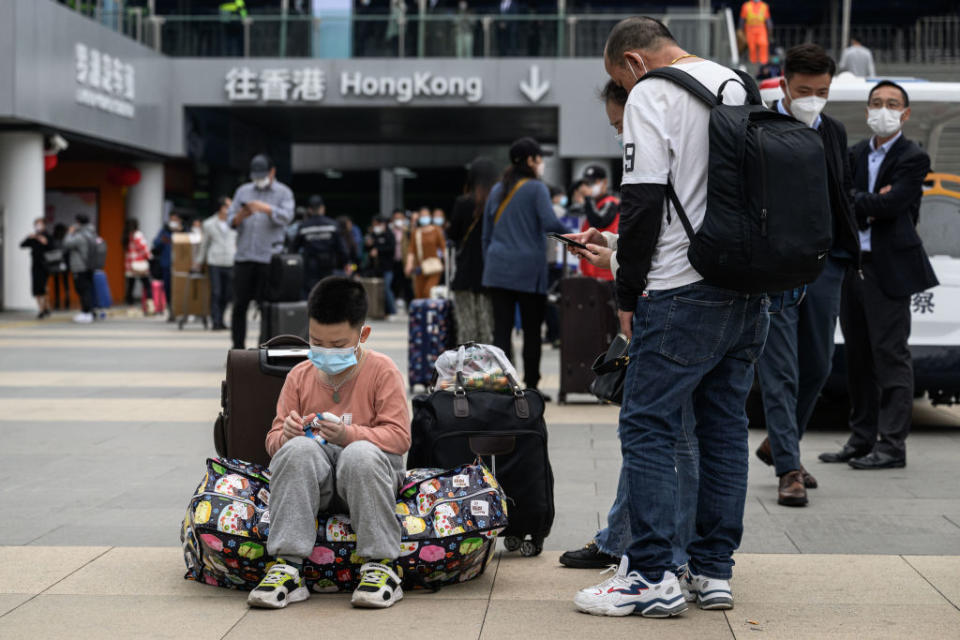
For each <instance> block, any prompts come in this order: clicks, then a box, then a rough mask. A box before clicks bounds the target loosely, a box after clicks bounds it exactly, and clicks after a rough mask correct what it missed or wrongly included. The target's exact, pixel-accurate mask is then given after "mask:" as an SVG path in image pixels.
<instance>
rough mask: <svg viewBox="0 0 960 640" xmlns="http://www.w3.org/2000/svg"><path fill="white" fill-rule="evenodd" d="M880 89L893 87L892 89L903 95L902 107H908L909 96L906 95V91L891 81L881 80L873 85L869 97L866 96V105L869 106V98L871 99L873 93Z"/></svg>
mask: <svg viewBox="0 0 960 640" xmlns="http://www.w3.org/2000/svg"><path fill="white" fill-rule="evenodd" d="M880 87H893V88H894V89H899V90H900V93H901V94H902V95H903V106H904V107H909V106H910V96H908V95H907V90H906V89H904V88H903V87H901V86H900V85H898V84H897V83H896V82H894V81H893V80H881V81H880V82H878V83H877V84H875V85H873V88H872V89H870V93H869V95H867V104H870V100H871V98H873V92H874V91H876V90H877V89H879V88H880Z"/></svg>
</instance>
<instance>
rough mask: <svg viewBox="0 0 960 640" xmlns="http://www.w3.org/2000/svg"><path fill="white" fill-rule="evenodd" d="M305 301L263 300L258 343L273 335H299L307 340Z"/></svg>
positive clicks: (307, 322) (307, 326) (308, 337)
mask: <svg viewBox="0 0 960 640" xmlns="http://www.w3.org/2000/svg"><path fill="white" fill-rule="evenodd" d="M308 332H309V321H308V320H307V302H306V301H305V300H300V301H298V302H264V303H263V307H262V308H261V309H260V344H263V343H265V342H266V341H267V340H269V339H270V338H273V337H274V336H282V335H289V336H299V337H301V338H303V339H304V340H309V339H310V336H309V335H308Z"/></svg>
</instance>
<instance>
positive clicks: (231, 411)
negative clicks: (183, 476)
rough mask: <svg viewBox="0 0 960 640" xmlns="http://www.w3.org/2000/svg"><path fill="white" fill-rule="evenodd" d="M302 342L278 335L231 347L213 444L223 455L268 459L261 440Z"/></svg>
mask: <svg viewBox="0 0 960 640" xmlns="http://www.w3.org/2000/svg"><path fill="white" fill-rule="evenodd" d="M308 353H309V347H308V345H307V343H306V342H305V341H304V340H302V339H301V338H299V337H297V336H277V337H276V338H274V339H272V340H270V341H269V342H268V343H267V344H266V345H264V346H262V347H260V348H258V349H231V350H230V351H229V352H228V353H227V376H226V379H225V380H224V381H223V382H222V383H221V384H220V407H221V411H220V415H219V416H218V417H217V420H216V422H215V423H214V425H213V443H214V446H215V447H216V449H217V454H218V455H219V456H220V457H222V458H239V459H240V460H246V461H248V462H256V463H257V464H262V465H267V464H270V456H268V455H267V450H266V448H265V446H264V445H265V441H266V437H267V432H268V431H269V430H270V425H271V423H272V422H273V419H274V417H275V416H276V414H277V398H279V397H280V389H282V388H283V383H284V381H285V380H286V379H287V373H289V372H290V369H292V368H293V367H294V366H296V365H297V364H299V363H301V362H303V361H304V360H305V359H306V358H307V356H308Z"/></svg>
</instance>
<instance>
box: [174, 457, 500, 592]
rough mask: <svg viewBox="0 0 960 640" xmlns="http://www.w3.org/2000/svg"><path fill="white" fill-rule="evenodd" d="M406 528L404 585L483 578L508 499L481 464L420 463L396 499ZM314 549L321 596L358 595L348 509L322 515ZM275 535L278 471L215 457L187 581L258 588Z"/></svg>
mask: <svg viewBox="0 0 960 640" xmlns="http://www.w3.org/2000/svg"><path fill="white" fill-rule="evenodd" d="M396 515H397V519H398V520H399V521H400V524H401V527H402V529H403V536H402V538H401V542H400V558H399V559H398V563H399V565H400V567H401V568H402V570H403V574H404V575H403V578H404V585H405V587H406V588H416V587H429V588H439V587H440V586H443V585H447V584H454V583H457V582H466V581H467V580H472V579H473V578H476V577H477V576H479V575H480V574H481V573H483V570H484V569H485V568H486V566H487V563H488V562H489V561H490V559H491V558H492V557H493V550H494V546H495V544H494V543H495V541H496V536H497V534H499V533H500V532H501V531H502V530H503V529H504V528H505V527H506V526H507V503H506V499H505V495H504V493H503V490H502V489H500V486H499V484H498V483H497V481H496V479H495V478H494V477H493V474H491V473H490V471H489V470H488V469H487V468H486V467H485V466H483V465H482V464H471V465H463V466H461V467H458V468H456V469H453V470H451V471H444V470H442V469H412V470H409V471H407V478H406V481H405V482H404V484H403V487H402V489H401V490H400V497H399V498H398V499H397V507H396ZM317 522H318V527H317V541H316V544H315V546H314V548H313V553H311V554H310V557H308V558H305V561H304V567H303V568H304V577H305V578H306V580H307V586H308V587H309V588H310V589H311V590H312V591H315V592H319V593H325V592H336V591H352V590H353V589H354V588H355V587H356V585H357V583H358V581H359V571H360V565H361V564H362V563H363V559H361V558H359V557H357V555H356V553H355V551H356V539H357V536H356V534H355V533H354V532H353V530H352V529H351V527H350V519H349V517H347V516H345V515H339V514H331V515H320V516H319V517H318V519H317ZM269 533H270V471H269V470H268V469H267V468H265V467H262V466H260V465H256V464H252V463H249V462H243V461H241V460H234V459H230V460H221V459H213V458H212V459H208V460H207V473H206V474H205V475H204V477H203V480H202V481H201V482H200V485H199V486H198V487H197V490H196V492H195V494H194V496H193V498H191V500H190V504H189V505H188V507H187V515H186V517H185V518H184V519H183V526H182V528H181V532H180V541H181V542H182V543H183V553H184V560H185V561H186V564H187V573H186V575H185V576H184V577H185V578H186V579H188V580H196V581H198V582H205V583H207V584H210V585H215V586H220V587H227V588H231V589H252V588H254V587H255V586H256V585H257V583H259V582H260V579H261V578H262V577H263V575H264V574H265V573H266V571H267V569H268V568H269V567H270V565H272V564H273V562H274V559H273V558H271V557H270V556H269V555H267V536H268V535H269Z"/></svg>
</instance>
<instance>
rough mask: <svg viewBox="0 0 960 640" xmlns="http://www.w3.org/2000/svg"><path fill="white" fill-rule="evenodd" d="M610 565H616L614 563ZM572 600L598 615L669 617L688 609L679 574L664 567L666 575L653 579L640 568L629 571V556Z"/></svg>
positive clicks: (590, 612)
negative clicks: (643, 573)
mask: <svg viewBox="0 0 960 640" xmlns="http://www.w3.org/2000/svg"><path fill="white" fill-rule="evenodd" d="M610 569H613V567H612V566H611V567H610ZM573 604H574V605H575V606H576V607H577V609H579V610H580V611H583V612H584V613H589V614H591V615H595V616H628V615H631V614H639V615H641V616H644V617H647V618H669V617H671V616H676V615H680V614H681V613H683V612H684V611H686V610H687V603H686V601H685V600H684V597H683V592H682V591H680V583H679V581H678V580H677V576H675V575H674V574H673V572H671V571H665V572H664V574H663V579H662V580H660V582H657V583H651V582H648V581H647V580H645V579H644V577H643V576H642V575H640V573H639V572H637V571H630V572H629V573H628V572H627V558H626V557H624V558H622V559H621V560H620V566H619V567H617V571H616V573H615V574H614V576H613V577H612V578H609V579H607V580H605V581H603V582H601V583H600V584H598V585H597V586H595V587H588V588H586V589H581V590H580V591H579V592H577V595H576V596H574V598H573Z"/></svg>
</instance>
